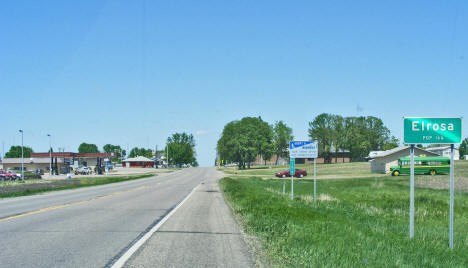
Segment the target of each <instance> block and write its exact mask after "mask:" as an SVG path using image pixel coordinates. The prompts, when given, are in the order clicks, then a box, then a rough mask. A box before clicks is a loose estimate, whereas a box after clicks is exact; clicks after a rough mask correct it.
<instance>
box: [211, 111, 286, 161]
mask: <svg viewBox="0 0 468 268" xmlns="http://www.w3.org/2000/svg"><path fill="white" fill-rule="evenodd" d="M292 139H293V135H292V129H291V128H289V127H288V126H286V124H284V123H283V122H282V121H278V122H276V123H275V124H274V125H269V124H268V123H267V122H265V121H263V120H262V118H261V117H244V118H242V119H241V120H236V121H232V122H229V123H228V124H227V125H226V126H225V127H224V129H223V133H222V134H221V138H220V139H219V140H218V143H217V152H218V155H219V158H220V160H222V161H223V162H233V163H237V165H238V167H239V168H241V169H245V168H246V167H247V168H250V165H251V163H252V162H254V161H255V159H256V157H257V156H261V157H262V158H263V159H264V160H265V161H266V160H268V159H270V158H271V157H272V156H273V155H274V154H276V155H278V156H279V157H287V156H288V150H287V149H288V147H289V141H290V140H292ZM277 160H278V158H277V159H276V161H277Z"/></svg>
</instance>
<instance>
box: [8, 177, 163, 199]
mask: <svg viewBox="0 0 468 268" xmlns="http://www.w3.org/2000/svg"><path fill="white" fill-rule="evenodd" d="M152 176H157V175H156V174H143V175H137V176H119V177H117V176H108V177H88V178H81V179H70V180H56V181H51V182H41V183H27V184H16V185H14V186H2V187H0V198H7V197H17V196H25V195H34V194H38V193H43V192H50V191H60V190H68V189H75V188H81V187H88V186H96V185H102V184H109V183H116V182H122V181H129V180H136V179H142V178H148V177H152Z"/></svg>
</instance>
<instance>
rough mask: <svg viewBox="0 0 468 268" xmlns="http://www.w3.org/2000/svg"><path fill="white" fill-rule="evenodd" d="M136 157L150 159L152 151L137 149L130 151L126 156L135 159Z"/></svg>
mask: <svg viewBox="0 0 468 268" xmlns="http://www.w3.org/2000/svg"><path fill="white" fill-rule="evenodd" d="M124 151H125V150H124ZM137 156H144V157H147V158H151V157H152V156H153V151H152V150H151V149H145V148H138V147H135V148H133V149H131V150H130V153H129V154H128V157H137Z"/></svg>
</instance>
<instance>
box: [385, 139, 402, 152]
mask: <svg viewBox="0 0 468 268" xmlns="http://www.w3.org/2000/svg"><path fill="white" fill-rule="evenodd" d="M399 143H400V142H399V141H398V139H397V138H396V137H395V136H392V137H391V138H390V140H389V141H387V142H386V143H385V144H384V145H383V146H382V150H383V151H387V150H391V149H393V148H396V147H398V145H399Z"/></svg>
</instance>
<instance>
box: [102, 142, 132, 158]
mask: <svg viewBox="0 0 468 268" xmlns="http://www.w3.org/2000/svg"><path fill="white" fill-rule="evenodd" d="M102 149H103V151H104V152H105V153H108V154H110V153H113V154H115V158H118V157H121V156H125V153H126V152H125V150H123V149H122V148H121V147H120V145H112V144H106V145H104V146H103V147H102Z"/></svg>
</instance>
